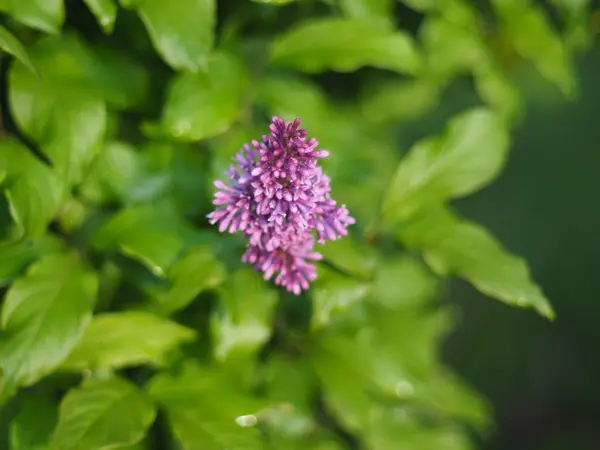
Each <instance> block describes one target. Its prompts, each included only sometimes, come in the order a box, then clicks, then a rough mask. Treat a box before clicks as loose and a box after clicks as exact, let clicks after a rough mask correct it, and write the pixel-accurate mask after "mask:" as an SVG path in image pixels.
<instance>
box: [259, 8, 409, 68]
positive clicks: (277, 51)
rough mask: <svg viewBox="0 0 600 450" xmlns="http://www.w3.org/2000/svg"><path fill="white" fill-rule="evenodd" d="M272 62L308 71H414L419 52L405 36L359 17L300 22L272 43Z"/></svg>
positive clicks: (407, 36)
mask: <svg viewBox="0 0 600 450" xmlns="http://www.w3.org/2000/svg"><path fill="white" fill-rule="evenodd" d="M271 57H272V60H273V62H274V63H276V64H279V65H283V66H288V67H293V68H296V69H300V70H303V71H305V72H310V73H319V72H324V71H326V70H328V69H333V70H337V71H340V72H352V71H354V70H356V69H358V68H360V67H363V66H373V67H377V68H380V69H390V70H394V71H397V72H400V73H415V72H416V71H417V70H418V69H419V66H420V61H419V55H418V54H417V51H416V50H415V48H414V45H413V41H412V39H411V38H410V36H409V35H407V34H405V33H403V32H401V31H392V30H388V29H386V28H381V27H379V26H377V25H374V24H370V23H368V22H363V21H360V20H344V19H319V20H313V21H310V22H305V23H302V24H300V25H298V26H296V27H295V28H293V29H292V30H291V31H289V32H288V33H287V34H284V35H283V36H282V37H280V38H279V40H277V41H276V42H275V44H274V45H273V48H272V53H271Z"/></svg>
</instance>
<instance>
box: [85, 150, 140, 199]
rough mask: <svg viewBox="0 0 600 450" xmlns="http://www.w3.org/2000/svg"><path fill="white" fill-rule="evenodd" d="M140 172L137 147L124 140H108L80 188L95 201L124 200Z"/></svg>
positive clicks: (88, 197) (87, 197)
mask: <svg viewBox="0 0 600 450" xmlns="http://www.w3.org/2000/svg"><path fill="white" fill-rule="evenodd" d="M141 172H142V161H141V157H140V155H139V154H138V152H137V151H136V150H135V148H134V147H132V146H131V145H129V144H127V143H125V142H118V141H115V142H108V143H106V144H105V145H104V148H103V149H102V151H101V152H100V154H99V155H98V157H97V158H96V159H95V161H94V163H93V165H92V167H91V169H90V171H89V173H88V175H87V177H86V178H85V180H84V182H83V184H82V186H81V188H80V191H81V193H82V194H83V196H84V197H85V198H86V199H88V200H91V201H93V202H94V203H104V202H111V201H121V202H122V201H123V200H125V199H126V198H127V194H128V192H129V190H130V189H132V188H133V187H134V184H135V182H136V181H137V180H138V179H139V178H140V175H141Z"/></svg>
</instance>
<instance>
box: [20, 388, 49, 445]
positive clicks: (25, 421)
mask: <svg viewBox="0 0 600 450" xmlns="http://www.w3.org/2000/svg"><path fill="white" fill-rule="evenodd" d="M19 403H20V408H19V413H18V414H17V416H16V417H15V418H14V419H13V421H12V422H11V424H10V449H11V450H47V449H48V446H49V445H50V440H51V439H52V432H53V431H54V427H55V425H56V420H57V417H58V414H57V407H56V402H55V401H53V400H52V399H51V398H48V397H46V396H42V395H40V394H39V393H35V394H34V393H28V394H26V395H23V396H22V397H21V398H20V399H19Z"/></svg>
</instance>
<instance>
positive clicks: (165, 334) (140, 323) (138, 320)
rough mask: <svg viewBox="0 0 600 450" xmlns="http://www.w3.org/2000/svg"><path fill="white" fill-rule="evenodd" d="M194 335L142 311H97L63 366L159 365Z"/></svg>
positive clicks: (69, 367) (190, 330) (82, 367)
mask: <svg viewBox="0 0 600 450" xmlns="http://www.w3.org/2000/svg"><path fill="white" fill-rule="evenodd" d="M195 338H196V332H195V331H194V330H192V329H190V328H186V327H184V326H181V325H179V324H178V323H175V322H172V321H170V320H167V319H163V318H161V317H158V316H156V315H154V314H149V313H146V312H142V311H123V312H115V313H104V314H98V315H96V316H94V318H93V319H92V322H91V323H90V324H89V326H88V327H87V329H86V330H85V333H84V334H83V337H82V338H81V339H80V341H79V342H78V343H77V345H76V346H75V348H74V349H73V351H72V352H71V354H70V355H69V357H68V358H67V359H66V361H65V362H64V363H63V364H62V365H61V368H62V369H65V370H84V369H89V370H92V371H94V370H98V369H111V370H114V369H121V368H123V367H129V366H137V365H141V364H149V365H152V366H159V367H160V366H164V365H165V363H166V362H167V357H168V356H169V353H170V352H171V351H172V350H174V349H175V348H176V347H177V346H179V345H180V344H182V343H184V342H188V341H191V340H194V339H195Z"/></svg>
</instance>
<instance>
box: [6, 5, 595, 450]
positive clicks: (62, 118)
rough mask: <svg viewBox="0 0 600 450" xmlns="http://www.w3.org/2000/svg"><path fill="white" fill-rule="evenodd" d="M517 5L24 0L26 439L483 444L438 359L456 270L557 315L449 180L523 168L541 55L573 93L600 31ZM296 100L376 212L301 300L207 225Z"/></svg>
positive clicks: (17, 349) (9, 16)
mask: <svg viewBox="0 0 600 450" xmlns="http://www.w3.org/2000/svg"><path fill="white" fill-rule="evenodd" d="M490 3H491V5H490V6H491V9H489V10H487V9H486V10H483V9H482V10H478V9H476V7H475V2H469V1H468V0H445V1H432V0H404V1H403V2H402V3H400V2H395V1H393V0H339V1H333V0H330V1H324V0H323V1H317V0H312V1H311V0H298V1H295V2H294V1H285V0H284V1H281V0H280V1H275V0H273V1H267V0H262V1H258V0H257V1H251V0H237V1H235V2H233V1H227V2H225V1H223V2H220V3H219V4H218V5H217V4H216V1H215V0H178V1H172V2H167V1H160V0H120V2H119V4H117V2H116V0H84V1H83V2H79V1H77V0H73V1H70V0H69V1H66V4H63V2H62V1H61V0H52V1H50V0H47V1H44V2H40V1H37V0H19V1H18V2H17V1H4V2H0V10H2V11H4V12H5V14H6V15H5V17H4V21H3V23H4V27H0V46H2V48H3V49H4V50H5V53H6V55H12V56H11V57H4V58H3V59H2V65H1V68H2V72H1V73H2V80H3V84H2V89H3V94H4V95H3V99H2V104H1V106H2V119H3V125H4V130H5V133H4V136H3V137H2V140H1V141H0V188H1V189H2V191H1V192H2V196H0V214H1V215H0V226H1V231H0V242H1V245H0V288H1V291H0V294H2V315H1V327H2V331H1V335H0V368H1V375H2V378H1V385H0V404H2V405H3V409H2V412H1V414H0V429H1V430H2V431H0V447H1V448H10V449H11V450H34V449H35V450H41V449H52V450H70V449H73V450H94V449H108V448H127V449H136V450H141V449H180V448H181V449H186V450H192V449H223V448H229V449H253V448H277V449H304V448H311V449H312V448H314V449H323V450H325V449H342V448H365V449H367V448H368V449H393V448H402V449H405V450H413V449H414V450H422V449H427V450H429V449H444V450H454V449H456V450H459V449H466V448H471V445H472V444H471V438H470V435H471V434H472V433H482V432H484V431H485V430H486V429H487V428H488V427H489V425H490V423H491V414H490V408H489V406H488V405H487V403H486V401H485V400H484V399H482V398H481V397H480V396H479V395H478V394H477V393H476V392H474V391H473V390H472V389H470V388H469V386H468V385H466V384H465V383H464V382H463V381H461V380H460V379H459V378H458V377H457V376H456V375H454V374H453V373H452V372H451V371H450V370H449V369H448V368H446V367H445V366H444V365H443V363H442V362H441V361H440V358H439V356H438V349H439V346H440V343H441V340H442V339H443V336H444V333H446V332H448V331H449V329H450V328H451V327H452V326H453V321H454V317H455V315H454V314H453V312H452V309H451V306H448V305H444V304H441V303H440V301H439V297H440V293H441V290H442V285H441V283H442V280H443V279H444V278H446V277H448V276H458V277H461V278H464V279H465V280H467V281H468V282H470V283H471V284H472V285H473V286H475V288H477V289H478V290H480V291H481V292H483V293H484V294H486V295H488V296H490V297H493V298H496V299H498V300H501V301H503V302H505V303H508V304H510V305H514V306H519V307H526V308H533V309H535V310H536V311H537V312H539V313H540V314H541V315H543V316H545V317H547V318H550V319H551V318H553V315H554V313H553V311H552V308H551V306H550V304H549V302H548V300H547V299H546V298H545V297H544V294H543V293H542V291H541V289H540V288H539V287H538V286H537V285H536V284H535V283H534V281H533V280H532V279H531V277H530V274H529V269H528V267H527V265H526V263H525V262H524V261H523V260H522V259H520V258H519V257H517V256H514V255H512V254H511V253H509V251H508V250H507V249H505V248H503V247H502V245H501V244H500V243H498V241H497V240H496V239H495V238H494V237H493V236H492V235H491V234H490V233H489V232H488V231H486V229H485V228H483V227H481V226H480V225H478V224H476V223H473V222H471V221H469V220H468V219H467V218H464V217H461V216H460V215H459V214H458V213H457V212H456V211H454V209H453V208H452V206H451V205H450V204H449V202H451V201H452V200H454V199H457V198H460V197H464V196H467V195H469V194H471V193H473V192H475V191H477V190H479V189H481V188H482V187H484V186H486V185H488V184H489V183H491V182H492V181H493V180H494V179H495V177H496V176H497V175H498V173H499V171H500V170H501V169H502V167H503V165H504V163H505V161H506V158H507V156H508V150H509V148H510V135H511V131H512V130H513V129H514V128H515V127H516V126H517V125H518V123H519V119H520V117H521V114H522V112H523V110H524V107H525V106H526V101H525V100H526V99H525V98H524V96H523V94H522V92H521V91H520V90H519V89H518V87H517V85H516V84H515V77H519V76H520V74H521V73H527V74H529V75H528V76H531V74H532V73H534V72H532V70H535V71H536V72H535V73H536V74H537V75H535V74H534V76H535V77H537V78H534V79H535V80H537V81H536V82H537V83H540V86H542V87H541V88H540V89H546V91H544V92H551V91H550V89H551V88H550V84H552V85H554V86H556V87H557V88H558V90H559V91H560V92H562V93H563V94H564V95H565V96H567V97H572V96H574V95H576V92H577V88H576V83H575V74H574V66H573V59H574V57H575V56H576V54H577V52H581V51H584V50H585V49H586V48H587V46H588V44H589V42H590V39H591V32H590V30H589V29H588V26H587V5H586V2H585V1H570V0H554V1H553V2H552V10H551V11H550V10H547V9H545V8H544V7H542V6H541V5H537V4H535V3H534V2H531V1H526V0H502V1H501V0H493V1H491V2H490ZM88 8H89V9H88ZM550 12H552V13H553V14H552V15H551V14H550ZM551 17H553V18H556V19H557V21H556V24H558V27H557V26H556V25H555V23H553V22H551V19H550V18H551ZM559 29H560V31H558V30H559ZM6 55H5V56H6ZM517 62H518V64H517ZM524 63H527V64H524ZM529 66H531V68H530V67H529ZM515 67H517V68H518V70H516V69H515ZM523 67H525V68H524V69H523ZM544 80H546V81H544ZM471 81H472V88H473V89H472V92H473V93H474V94H475V95H473V97H472V98H469V99H465V101H464V103H466V105H465V107H464V108H463V109H462V110H461V111H448V109H447V108H446V105H447V104H446V102H445V95H447V94H448V93H449V92H452V89H453V86H455V85H456V83H465V82H471ZM435 114H443V115H445V116H448V115H452V116H453V117H451V118H450V119H449V120H448V123H447V125H446V126H445V128H444V129H443V130H428V134H429V135H428V136H420V137H421V138H420V139H413V138H414V136H413V137H411V132H412V131H414V130H418V129H419V128H418V126H419V125H418V124H422V123H424V120H423V119H424V118H427V117H430V116H432V115H435ZM272 115H277V116H280V117H283V118H285V119H286V120H293V119H294V118H296V117H299V118H301V119H302V124H303V126H305V127H306V128H307V129H308V132H309V136H314V137H316V138H317V139H318V140H319V141H320V143H321V146H322V148H327V149H328V150H329V151H330V154H331V155H330V157H329V158H327V160H326V161H325V162H324V163H323V166H324V168H325V170H326V172H327V173H328V175H329V176H330V177H331V180H332V181H331V183H332V189H333V191H332V193H333V196H334V197H335V198H336V199H337V200H339V203H340V204H346V205H347V207H348V209H349V210H350V213H351V214H352V215H353V216H354V217H355V219H356V224H355V225H352V226H351V227H350V228H349V232H350V233H349V236H347V237H345V238H344V239H341V240H336V241H334V242H328V243H327V244H324V245H320V244H319V245H318V247H317V249H318V251H319V252H321V253H322V254H323V256H324V261H322V262H320V263H319V264H318V267H317V272H318V278H317V279H316V280H315V281H314V282H313V283H312V285H311V287H310V289H309V290H308V291H304V292H302V293H301V294H300V295H299V296H296V295H294V294H293V293H289V292H287V291H285V290H283V289H281V288H280V287H277V286H275V285H274V284H273V283H272V282H270V281H264V280H262V278H261V276H260V274H259V273H256V272H255V271H253V270H252V267H251V266H249V265H247V264H244V263H242V262H241V256H242V254H243V253H244V249H245V245H246V243H245V240H244V239H243V238H241V237H240V236H238V235H237V234H228V233H219V232H218V230H217V228H216V227H215V226H211V225H210V224H209V223H208V221H207V219H206V216H207V214H208V213H210V212H211V210H212V209H213V208H214V206H213V205H211V200H212V198H213V194H214V187H213V185H212V182H213V180H215V179H217V178H221V179H222V178H223V177H224V175H223V173H224V171H225V170H227V168H228V165H229V163H230V159H231V157H232V156H233V155H234V154H235V153H236V152H237V151H238V150H239V149H240V148H241V147H242V145H243V144H244V143H246V142H250V141H252V140H253V139H259V138H260V136H261V135H262V134H267V133H268V125H269V121H270V118H271V116H272ZM425 128H426V127H425ZM413 134H419V133H418V132H416V133H413ZM411 140H416V142H415V143H414V145H410V143H411ZM409 147H410V148H409Z"/></svg>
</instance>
